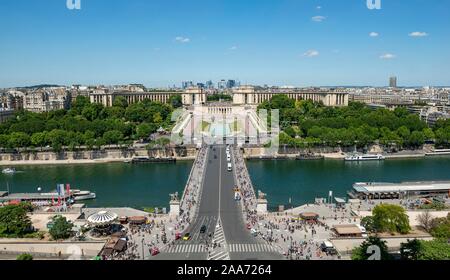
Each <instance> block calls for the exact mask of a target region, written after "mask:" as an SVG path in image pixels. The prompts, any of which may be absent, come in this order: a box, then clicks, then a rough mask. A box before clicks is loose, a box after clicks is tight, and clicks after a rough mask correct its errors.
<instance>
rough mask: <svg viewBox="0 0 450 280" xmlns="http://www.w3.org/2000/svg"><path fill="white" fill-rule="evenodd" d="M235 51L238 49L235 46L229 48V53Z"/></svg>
mask: <svg viewBox="0 0 450 280" xmlns="http://www.w3.org/2000/svg"><path fill="white" fill-rule="evenodd" d="M237 49H238V47H237V46H232V47H231V48H230V51H235V50H237Z"/></svg>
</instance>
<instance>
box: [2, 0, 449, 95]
mask: <svg viewBox="0 0 450 280" xmlns="http://www.w3.org/2000/svg"><path fill="white" fill-rule="evenodd" d="M381 4H382V7H381V10H369V9H368V8H367V6H366V0H189V1H188V0H81V10H69V9H67V7H66V0H1V1H0V38H1V39H0V87H12V86H23V85H32V84H39V83H55V84H67V85H70V84H74V83H81V84H99V83H103V84H120V83H143V84H145V85H147V86H150V87H158V86H168V85H173V84H176V85H180V84H181V81H182V80H193V81H206V80H209V79H211V80H213V81H215V82H217V81H218V80H220V79H222V78H223V79H228V78H230V79H238V80H240V81H241V82H242V83H248V84H269V85H295V86H321V85H322V86H326V85H377V86H385V85H387V83H388V77H389V76H391V75H396V76H398V79H399V84H400V85H403V86H414V85H419V86H420V85H450V70H449V69H450V67H449V66H450V1H448V0H381ZM371 32H372V34H371V35H372V36H370V33H371Z"/></svg>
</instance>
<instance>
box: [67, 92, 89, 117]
mask: <svg viewBox="0 0 450 280" xmlns="http://www.w3.org/2000/svg"><path fill="white" fill-rule="evenodd" d="M90 103H91V102H90V100H89V97H87V96H81V95H80V96H77V98H76V99H75V102H73V103H72V108H71V109H72V110H73V111H74V112H75V114H76V115H80V114H81V112H82V111H83V109H84V108H85V107H86V106H87V105H89V104H90Z"/></svg>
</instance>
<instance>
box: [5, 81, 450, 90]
mask: <svg viewBox="0 0 450 280" xmlns="http://www.w3.org/2000/svg"><path fill="white" fill-rule="evenodd" d="M179 84H180V85H181V82H180V83H179ZM74 85H78V86H86V87H90V86H100V85H101V86H105V87H106V86H126V85H143V86H144V87H145V88H147V89H153V88H173V85H172V86H169V85H167V86H148V85H146V84H142V83H136V82H132V83H112V84H104V83H98V84H83V83H69V84H54V83H39V84H30V85H25V86H11V87H0V89H13V88H35V87H44V86H47V87H49V86H50V87H51V86H56V87H71V86H74ZM174 85H175V88H178V89H181V88H182V87H181V86H180V85H177V83H175V84H174ZM241 85H242V86H245V85H248V86H259V87H264V85H265V84H263V85H261V84H254V83H248V84H241ZM194 86H195V85H194ZM267 86H268V87H280V88H281V87H294V88H363V87H368V88H390V86H389V85H385V86H376V85H269V84H267ZM424 87H433V88H447V87H450V85H411V86H410V85H407V86H404V85H397V87H396V88H424ZM214 88H215V89H217V87H216V85H215V86H214Z"/></svg>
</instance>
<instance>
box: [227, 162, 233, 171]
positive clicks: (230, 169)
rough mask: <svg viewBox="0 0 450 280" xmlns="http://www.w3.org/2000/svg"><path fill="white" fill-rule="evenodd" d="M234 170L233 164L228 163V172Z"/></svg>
mask: <svg viewBox="0 0 450 280" xmlns="http://www.w3.org/2000/svg"><path fill="white" fill-rule="evenodd" d="M232 170H233V168H232V166H231V162H229V163H228V171H232Z"/></svg>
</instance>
